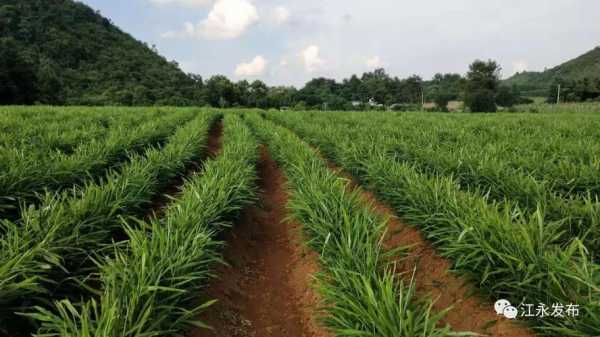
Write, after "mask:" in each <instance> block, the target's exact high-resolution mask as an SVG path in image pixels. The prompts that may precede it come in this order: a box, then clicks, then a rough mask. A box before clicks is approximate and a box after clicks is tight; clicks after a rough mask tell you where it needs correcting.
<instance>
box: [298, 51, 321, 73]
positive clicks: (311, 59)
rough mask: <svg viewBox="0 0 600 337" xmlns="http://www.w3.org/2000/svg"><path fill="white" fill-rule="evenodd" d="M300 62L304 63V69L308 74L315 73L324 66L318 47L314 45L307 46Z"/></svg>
mask: <svg viewBox="0 0 600 337" xmlns="http://www.w3.org/2000/svg"><path fill="white" fill-rule="evenodd" d="M302 62H303V63H304V69H306V71H308V72H309V73H312V72H315V71H317V70H318V69H319V68H321V67H322V66H323V65H324V64H325V61H324V60H323V59H322V58H321V56H320V49H319V47H318V46H315V45H312V46H308V47H307V48H306V49H304V50H303V51H302Z"/></svg>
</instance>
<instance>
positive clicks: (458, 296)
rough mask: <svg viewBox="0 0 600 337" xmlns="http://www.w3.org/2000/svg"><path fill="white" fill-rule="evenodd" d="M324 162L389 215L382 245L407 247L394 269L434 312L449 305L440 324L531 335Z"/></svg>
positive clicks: (501, 335)
mask: <svg viewBox="0 0 600 337" xmlns="http://www.w3.org/2000/svg"><path fill="white" fill-rule="evenodd" d="M315 150H316V151H318V149H315ZM325 160H326V159H325ZM326 161H327V160H326ZM327 164H328V166H329V168H330V169H331V170H333V171H335V172H337V173H338V174H339V175H340V176H342V177H344V178H345V179H347V180H348V188H349V189H352V190H355V189H358V190H359V191H360V194H361V196H362V198H363V200H364V201H365V203H367V204H369V205H371V206H372V208H373V209H374V210H375V211H376V212H378V213H379V214H381V215H382V216H384V217H386V218H389V220H388V229H387V231H386V238H384V242H383V246H384V249H386V250H390V249H393V248H397V247H403V246H404V247H409V250H408V255H407V256H406V257H404V258H403V259H401V260H400V261H398V262H397V263H396V270H397V271H398V272H399V273H401V274H402V277H404V278H405V279H407V280H410V279H411V278H414V281H415V286H416V292H417V295H418V296H421V297H422V296H430V297H431V298H432V299H433V300H434V301H435V302H434V304H433V310H434V311H435V312H440V311H442V310H444V309H446V308H448V307H451V310H450V311H449V312H448V314H447V315H446V316H445V318H444V319H443V320H442V322H441V323H442V324H444V325H445V324H449V325H450V326H451V327H452V329H453V330H454V331H457V332H458V331H470V332H475V333H478V334H481V335H484V336H491V337H529V336H535V333H533V332H532V331H531V330H530V329H528V328H527V327H525V326H523V325H519V324H518V323H516V322H514V321H509V320H508V319H506V318H504V317H501V316H498V315H496V312H495V310H494V305H493V303H490V302H489V301H488V300H486V299H483V298H481V297H480V296H479V295H478V294H477V290H476V289H475V288H474V287H473V286H471V285H470V283H469V281H467V280H466V279H464V278H461V277H459V276H457V275H454V274H452V273H451V272H450V270H451V268H452V263H451V262H450V261H449V260H448V259H446V258H444V257H442V256H440V255H439V254H438V253H437V252H436V250H435V248H434V247H433V246H432V245H431V243H430V242H429V241H427V240H426V239H424V238H423V236H422V235H421V233H420V232H419V230H417V229H416V228H413V227H411V226H408V225H406V224H404V223H402V222H401V221H400V220H399V219H398V218H397V217H396V216H395V212H394V211H393V210H392V208H390V207H389V206H387V205H385V204H384V203H382V202H380V201H379V200H378V199H377V197H376V196H375V195H374V194H373V193H371V192H369V191H366V190H364V189H363V188H361V187H360V184H359V183H358V181H357V180H356V179H354V177H353V176H352V175H350V174H349V173H347V172H345V171H344V170H342V169H341V168H339V167H337V166H336V165H335V164H333V163H331V162H330V161H327Z"/></svg>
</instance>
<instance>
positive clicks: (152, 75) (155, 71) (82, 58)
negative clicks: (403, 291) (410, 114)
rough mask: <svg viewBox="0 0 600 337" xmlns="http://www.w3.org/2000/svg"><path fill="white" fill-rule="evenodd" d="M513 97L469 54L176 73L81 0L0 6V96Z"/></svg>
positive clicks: (163, 101) (500, 102) (239, 99)
mask: <svg viewBox="0 0 600 337" xmlns="http://www.w3.org/2000/svg"><path fill="white" fill-rule="evenodd" d="M575 87H577V88H579V86H575ZM577 92H579V91H577ZM582 95H586V94H585V93H584V94H582ZM520 96H521V95H520V93H519V91H518V90H517V89H516V88H514V87H506V86H503V85H501V81H500V67H499V66H498V64H497V63H496V62H494V61H479V60H478V61H475V62H474V63H473V64H472V65H471V66H470V68H469V72H468V73H467V74H466V76H462V75H460V74H437V75H435V76H434V77H433V78H432V79H431V80H428V81H426V80H423V79H422V78H421V77H419V76H417V75H413V76H410V77H407V78H398V77H394V76H391V75H389V74H388V73H386V71H385V70H384V69H376V70H374V71H371V72H365V73H363V74H362V75H360V76H358V75H352V76H351V77H350V78H347V79H344V80H342V81H336V80H334V79H329V78H323V77H321V78H315V79H313V80H311V81H309V82H308V83H306V85H304V86H303V87H302V88H299V89H297V88H294V87H291V86H268V85H266V84H265V83H264V82H262V81H260V80H255V81H251V82H249V81H246V80H242V81H238V82H233V81H231V80H230V79H228V78H227V77H226V76H223V75H217V76H212V77H210V78H208V79H203V78H202V77H201V76H199V75H194V74H185V73H184V72H182V71H181V70H180V69H179V66H178V64H177V63H176V62H169V61H167V60H166V59H165V58H163V57H162V56H160V55H159V54H158V52H157V50H156V48H155V47H153V46H148V45H146V44H144V43H143V42H140V41H137V40H135V39H134V38H133V37H131V36H130V35H128V34H126V33H124V32H122V31H121V30H120V29H119V28H117V27H116V26H115V25H113V24H112V22H110V20H108V19H106V18H104V17H102V16H101V15H100V14H99V13H98V12H95V11H94V10H93V9H91V8H90V7H88V6H86V5H84V4H82V3H79V2H74V1H72V0H55V1H46V0H24V1H23V0H4V1H3V2H2V4H0V104H51V105H127V106H148V105H173V106H192V105H194V106H204V105H210V106H213V107H256V108H263V109H269V108H276V109H282V108H289V109H301V110H312V109H320V110H321V109H324V110H357V109H395V110H418V109H421V108H422V103H423V102H435V103H436V105H437V108H435V109H438V110H441V111H445V110H446V108H447V105H448V102H450V101H454V100H459V101H464V102H465V105H466V107H468V108H469V109H470V110H471V111H495V110H496V108H497V106H511V105H513V104H516V103H519V102H522V101H523V99H522V98H521V97H520ZM571 96H572V95H571ZM571 96H569V95H568V97H571Z"/></svg>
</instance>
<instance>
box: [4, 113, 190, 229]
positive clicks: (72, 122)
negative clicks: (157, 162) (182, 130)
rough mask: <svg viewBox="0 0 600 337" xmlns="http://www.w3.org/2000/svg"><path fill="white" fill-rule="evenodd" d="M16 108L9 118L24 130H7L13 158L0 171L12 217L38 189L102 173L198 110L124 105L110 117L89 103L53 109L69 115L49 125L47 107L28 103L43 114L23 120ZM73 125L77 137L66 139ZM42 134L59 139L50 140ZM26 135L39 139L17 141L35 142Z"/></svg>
mask: <svg viewBox="0 0 600 337" xmlns="http://www.w3.org/2000/svg"><path fill="white" fill-rule="evenodd" d="M18 110H19V109H12V108H10V109H8V114H7V118H8V119H9V120H12V119H15V120H17V125H19V126H18V128H19V129H20V131H19V132H10V133H8V134H9V135H7V139H6V140H5V141H6V142H7V143H9V144H10V143H12V144H13V146H7V147H6V148H0V158H2V159H3V160H6V163H10V165H9V166H8V167H7V168H6V169H5V170H4V171H3V172H2V174H1V175H0V191H1V192H0V216H2V217H10V218H14V215H15V211H16V209H17V207H18V206H19V204H20V203H25V204H30V203H36V199H37V198H38V196H39V195H38V194H39V193H42V192H44V191H45V190H46V191H52V192H55V191H60V190H62V189H65V188H69V187H73V186H80V185H82V184H84V183H85V182H86V181H89V180H93V179H96V178H97V177H98V176H101V175H102V174H103V173H104V172H105V170H106V169H107V168H111V167H118V166H119V164H120V163H122V162H123V161H125V160H127V158H128V156H129V155H131V154H133V153H136V152H142V151H143V150H144V149H146V148H147V147H148V146H153V145H158V144H160V143H162V142H164V140H165V139H166V138H167V137H169V136H170V135H171V134H172V133H173V132H174V131H175V129H176V128H178V127H179V126H180V125H181V123H184V122H186V121H188V120H190V119H191V118H192V117H193V114H194V111H191V110H187V111H178V112H176V113H169V112H168V111H166V110H163V111H161V110H143V109H130V110H122V109H120V110H117V111H116V113H114V114H113V115H112V116H111V115H110V114H107V113H106V110H105V109H94V108H88V109H83V110H82V111H79V114H72V113H71V112H72V111H71V110H67V111H63V110H62V108H55V109H50V110H51V111H52V112H54V113H56V114H57V115H58V116H60V117H65V116H67V117H70V118H69V119H68V120H66V121H65V122H63V123H60V124H51V126H49V125H43V124H42V125H40V124H37V123H39V122H40V121H41V120H45V119H46V116H43V114H44V113H46V112H48V109H47V108H41V109H37V108H29V109H28V111H29V112H30V113H32V114H34V113H36V112H39V113H40V115H41V116H40V117H41V118H37V117H32V116H29V117H28V119H25V120H22V119H21V118H22V117H20V116H18V115H15V114H12V113H11V112H12V111H18ZM52 117H56V116H52ZM52 117H51V118H52ZM109 117H110V118H112V119H113V120H111V121H110V122H109V123H110V125H108V124H107V123H106V119H107V118H109ZM40 119H41V120H40ZM146 119H147V120H146ZM53 127H55V128H56V129H54V128H53ZM73 130H77V131H75V134H76V135H79V137H78V138H77V139H68V137H70V136H72V134H73V132H74V131H73ZM14 131H16V130H14ZM38 132H39V133H38ZM43 133H49V134H50V135H51V136H52V137H56V138H54V139H48V138H47V137H44V136H43ZM27 135H33V136H34V137H38V138H39V139H38V140H37V141H35V142H34V143H33V144H23V145H24V146H23V145H21V146H19V145H17V143H18V142H28V141H29V142H32V139H31V138H29V139H28V138H24V139H23V138H22V137H24V136H25V137H26V136H27ZM48 137H49V136H48ZM90 137H91V138H90ZM65 138H67V139H65ZM34 139H35V138H34ZM36 142H39V143H36ZM44 144H46V145H47V146H44Z"/></svg>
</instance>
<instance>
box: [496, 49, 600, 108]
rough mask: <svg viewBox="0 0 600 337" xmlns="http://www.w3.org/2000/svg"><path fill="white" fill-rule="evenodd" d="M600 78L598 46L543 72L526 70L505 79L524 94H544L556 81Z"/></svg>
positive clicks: (599, 51)
mask: <svg viewBox="0 0 600 337" xmlns="http://www.w3.org/2000/svg"><path fill="white" fill-rule="evenodd" d="M585 78H587V79H588V80H598V79H600V47H596V48H595V49H593V50H591V51H589V52H587V53H585V54H583V55H581V56H579V57H577V58H575V59H572V60H570V61H567V62H565V63H563V64H561V65H558V66H556V67H554V68H552V69H548V70H546V71H543V72H531V71H526V72H522V73H518V74H516V75H514V76H512V77H511V78H509V79H507V80H505V83H506V84H508V85H517V86H518V87H519V88H520V89H521V90H522V91H523V93H524V94H527V95H530V96H546V95H547V94H548V91H549V89H550V87H551V86H552V84H553V83H554V82H556V81H559V80H563V81H583V80H584V79H585Z"/></svg>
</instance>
